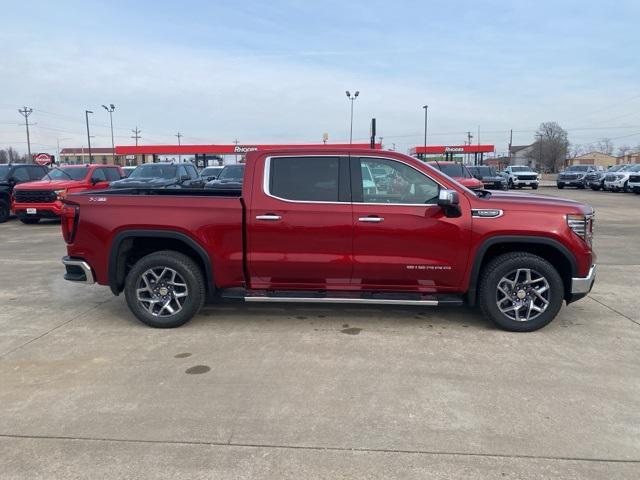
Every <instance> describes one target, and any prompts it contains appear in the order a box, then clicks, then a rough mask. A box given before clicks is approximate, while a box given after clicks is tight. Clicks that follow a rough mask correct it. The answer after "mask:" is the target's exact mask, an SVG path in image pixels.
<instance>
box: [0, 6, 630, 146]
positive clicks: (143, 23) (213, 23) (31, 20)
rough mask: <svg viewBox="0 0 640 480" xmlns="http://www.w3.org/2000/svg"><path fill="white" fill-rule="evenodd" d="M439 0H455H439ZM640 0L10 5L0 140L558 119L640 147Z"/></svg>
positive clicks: (383, 130) (489, 129)
mask: <svg viewBox="0 0 640 480" xmlns="http://www.w3.org/2000/svg"><path fill="white" fill-rule="evenodd" d="M435 3H438V4H439V5H434V4H435ZM639 18H640V2H637V1H633V0H630V1H619V2H616V1H610V2H585V1H584V0H582V1H562V0H555V1H546V0H539V1H536V2H532V1H531V2H530V1H513V0H512V1H505V2H497V1H482V2H478V1H456V0H450V1H447V2H424V1H416V2H402V1H396V2H392V1H385V2H378V1H372V0H369V1H341V2H333V1H323V2H311V1H272V2H254V1H238V0H236V1H228V2H227V1H211V2H207V1H201V2H195V1H194V2H189V1H183V2H177V1H171V2H165V1H138V2H120V1H106V0H105V1H103V2H91V1H82V2H65V1H60V2H50V1H47V2H39V1H35V2H34V1H29V2H3V6H2V19H3V21H2V27H1V28H0V59H1V60H2V61H1V62H0V147H6V146H9V145H12V146H14V147H18V148H19V149H21V150H26V139H25V133H24V127H22V126H20V124H21V123H22V122H21V117H20V115H19V114H18V112H17V108H18V107H20V106H23V105H27V106H30V107H32V108H33V109H34V111H33V114H32V115H31V116H30V117H29V120H30V122H33V123H35V124H36V125H35V126H34V127H33V129H32V143H33V145H34V146H33V148H32V150H34V151H49V152H55V145H56V139H58V138H59V139H60V144H61V146H82V145H85V144H86V131H85V126H84V110H85V109H89V110H93V111H94V112H95V113H94V115H93V116H91V118H90V121H91V128H92V132H91V133H92V135H95V139H94V140H93V141H92V144H93V145H94V146H110V142H111V140H110V134H109V128H108V114H107V113H106V112H105V111H104V110H103V109H102V107H101V106H100V105H101V104H103V103H114V104H115V105H116V111H115V112H114V125H115V134H116V144H130V143H133V140H132V139H131V138H130V136H131V135H132V133H131V129H132V128H134V127H135V126H136V125H137V126H138V127H139V128H140V129H141V131H142V140H141V143H175V142H176V141H177V139H176V137H175V136H174V135H175V134H176V132H178V131H180V132H182V133H183V135H184V137H183V138H182V143H231V142H233V140H234V139H236V138H237V139H239V140H240V142H241V143H244V144H251V143H278V142H320V141H321V139H322V134H323V133H324V132H327V133H328V134H329V140H330V141H332V142H339V141H345V140H348V135H349V123H348V122H349V102H348V100H347V98H346V96H345V93H344V92H345V90H351V91H354V90H359V91H360V96H359V97H358V99H357V100H356V103H355V123H354V138H355V139H357V140H363V141H366V139H367V137H368V134H369V133H368V132H369V119H370V118H371V117H376V118H377V120H378V134H379V135H381V136H382V137H383V138H384V144H385V145H386V146H391V144H392V143H395V144H396V148H397V149H399V150H402V151H404V150H406V149H407V148H408V147H409V146H411V145H416V144H421V143H422V135H423V133H422V132H423V125H424V123H423V122H424V110H423V109H422V108H421V107H422V105H424V104H425V103H426V104H428V105H429V132H430V133H429V143H430V144H461V143H463V141H464V140H465V139H466V134H465V133H464V132H466V131H467V130H470V131H472V133H473V135H474V140H473V141H474V142H475V141H476V138H475V135H477V130H478V126H479V127H480V140H481V141H482V143H495V144H496V147H497V149H498V150H499V151H504V150H505V149H506V145H507V143H508V135H509V133H508V132H509V129H511V128H513V129H514V131H515V132H514V144H524V143H530V142H531V141H532V139H533V131H534V130H535V128H536V127H537V126H538V124H539V123H540V122H543V121H548V120H555V121H558V122H559V123H560V124H561V125H562V126H563V127H565V128H566V129H568V130H569V135H570V140H571V141H572V142H573V143H589V142H592V141H596V140H598V139H599V138H602V137H609V138H612V139H613V140H614V142H615V144H616V146H618V145H621V144H629V145H632V146H636V145H638V144H640V82H639V79H640V62H638V58H639V56H640V48H639V47H640V37H639V36H638V24H637V21H638V19H639Z"/></svg>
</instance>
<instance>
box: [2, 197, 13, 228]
mask: <svg viewBox="0 0 640 480" xmlns="http://www.w3.org/2000/svg"><path fill="white" fill-rule="evenodd" d="M10 216H11V207H10V206H9V203H8V202H7V201H6V200H4V199H0V223H4V222H6V221H7V220H9V217H10Z"/></svg>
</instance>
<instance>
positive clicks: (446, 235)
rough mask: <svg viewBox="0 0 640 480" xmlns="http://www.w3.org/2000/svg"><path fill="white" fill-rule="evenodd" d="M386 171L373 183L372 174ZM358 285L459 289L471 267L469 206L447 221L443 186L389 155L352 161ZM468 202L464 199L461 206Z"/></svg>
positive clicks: (363, 286)
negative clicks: (441, 199)
mask: <svg viewBox="0 0 640 480" xmlns="http://www.w3.org/2000/svg"><path fill="white" fill-rule="evenodd" d="M382 170H384V171H385V172H386V178H383V176H382V175H378V176H377V178H376V177H374V182H373V184H372V182H371V181H370V180H369V179H368V172H369V171H376V172H381V171H382ZM351 176H352V182H353V183H352V185H353V201H354V203H353V228H354V235H353V259H354V267H353V284H354V287H355V288H357V289H360V290H387V291H392V290H396V291H399V290H401V291H418V292H425V293H431V292H436V291H445V292H446V291H447V290H456V289H457V288H459V284H460V282H461V280H462V277H463V274H464V270H465V266H466V264H467V256H468V245H469V238H470V234H471V218H470V212H469V209H468V208H464V206H462V205H461V206H462V207H463V208H462V209H461V210H462V215H461V216H460V217H458V218H447V217H446V216H445V215H444V212H443V210H442V208H440V207H438V205H437V204H436V202H437V199H438V193H439V190H440V188H441V186H440V185H439V184H438V182H436V181H435V180H434V179H432V178H431V177H429V176H428V175H426V174H425V173H423V172H421V171H420V170H418V169H417V168H415V167H413V166H411V165H410V164H408V163H405V162H402V161H400V160H396V159H392V158H384V157H375V158H374V157H361V158H352V159H351ZM463 201H464V199H463V198H461V202H463Z"/></svg>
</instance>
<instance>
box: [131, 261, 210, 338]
mask: <svg viewBox="0 0 640 480" xmlns="http://www.w3.org/2000/svg"><path fill="white" fill-rule="evenodd" d="M205 290H206V289H205V280H204V277H203V275H202V271H201V269H200V267H199V266H198V265H197V264H196V263H195V262H194V261H193V260H192V259H191V258H189V257H187V256H186V255H184V254H182V253H179V252H174V251H171V250H163V251H159V252H155V253H151V254H149V255H147V256H145V257H142V258H141V259H140V260H138V261H137V262H136V263H135V265H134V266H133V267H132V268H131V270H130V271H129V273H128V274H127V278H126V281H125V288H124V293H125V297H126V299H127V304H128V305H129V309H130V310H131V312H132V313H133V314H134V315H135V316H136V317H137V318H138V320H140V321H141V322H143V323H146V324H147V325H149V326H151V327H156V328H174V327H179V326H181V325H184V324H185V323H187V322H188V321H189V320H191V319H192V318H193V317H194V316H195V315H196V314H197V313H198V311H199V310H200V308H201V307H202V305H203V303H204V300H205V293H206V291H205Z"/></svg>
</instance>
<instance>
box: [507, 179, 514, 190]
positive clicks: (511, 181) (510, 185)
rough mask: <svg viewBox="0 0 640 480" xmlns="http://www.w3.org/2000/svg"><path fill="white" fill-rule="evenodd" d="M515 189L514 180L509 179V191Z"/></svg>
mask: <svg viewBox="0 0 640 480" xmlns="http://www.w3.org/2000/svg"><path fill="white" fill-rule="evenodd" d="M513 188H514V185H513V180H511V179H509V182H508V183H507V190H509V189H513Z"/></svg>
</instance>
